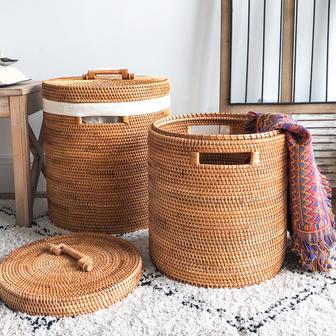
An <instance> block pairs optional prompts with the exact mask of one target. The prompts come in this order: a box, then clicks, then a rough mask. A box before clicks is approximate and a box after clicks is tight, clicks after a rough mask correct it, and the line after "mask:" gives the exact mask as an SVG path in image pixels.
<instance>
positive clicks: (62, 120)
mask: <svg viewBox="0 0 336 336" xmlns="http://www.w3.org/2000/svg"><path fill="white" fill-rule="evenodd" d="M167 113H169V110H165V111H161V112H158V113H152V114H145V115H138V116H130V117H129V118H128V123H123V122H120V123H112V124H84V123H80V120H81V119H80V118H77V117H68V116H60V115H54V114H49V113H44V141H45V161H46V179H47V194H48V205H49V210H48V212H49V216H50V219H51V220H52V221H53V222H54V223H55V224H56V225H57V226H60V227H63V228H66V229H68V230H71V231H83V230H85V231H105V232H113V233H122V232H130V231H136V230H139V229H144V228H147V227H148V145H147V135H148V127H149V125H150V124H151V123H152V122H153V121H155V120H158V119H160V118H161V117H162V116H163V115H165V114H167Z"/></svg>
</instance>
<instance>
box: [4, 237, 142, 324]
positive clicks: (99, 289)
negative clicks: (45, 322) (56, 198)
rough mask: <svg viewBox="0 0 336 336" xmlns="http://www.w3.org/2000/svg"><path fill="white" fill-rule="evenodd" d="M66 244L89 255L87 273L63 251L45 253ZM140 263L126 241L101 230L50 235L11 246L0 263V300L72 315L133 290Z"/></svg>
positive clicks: (27, 308) (107, 303)
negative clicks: (93, 232) (28, 242)
mask: <svg viewBox="0 0 336 336" xmlns="http://www.w3.org/2000/svg"><path fill="white" fill-rule="evenodd" d="M59 243H66V244H68V245H70V246H72V247H74V248H76V249H77V250H79V251H81V252H83V253H85V254H86V255H88V256H90V257H91V258H92V259H93V263H94V267H93V270H92V271H91V272H84V271H83V270H81V269H80V268H79V267H78V265H76V262H74V260H73V259H72V258H71V257H69V256H67V255H54V254H52V253H50V251H49V246H50V244H59ZM141 268H142V261H141V257H140V255H139V253H138V251H137V249H136V248H135V247H134V246H132V245H131V244H130V243H128V242H126V241H124V240H122V239H120V238H116V237H113V236H112V235H107V234H97V233H95V234H83V233H79V234H78V233H77V234H71V235H65V236H60V237H53V238H49V239H45V240H41V241H38V242H34V243H32V244H29V245H25V246H23V247H21V248H18V249H16V250H14V251H13V252H12V253H10V254H9V255H8V256H7V257H5V258H4V259H3V260H2V262H1V264H0V298H1V300H3V302H5V303H6V304H8V305H9V306H11V307H12V308H13V309H15V310H18V311H21V312H24V313H27V314H30V315H51V316H58V317H62V316H76V315H80V314H87V313H91V312H94V311H96V310H98V309H102V308H106V307H108V306H110V305H111V304H113V303H115V302H117V301H119V300H121V299H122V298H124V297H126V296H127V295H128V294H129V293H131V292H133V290H134V288H135V287H136V286H137V284H138V282H139V279H140V276H141Z"/></svg>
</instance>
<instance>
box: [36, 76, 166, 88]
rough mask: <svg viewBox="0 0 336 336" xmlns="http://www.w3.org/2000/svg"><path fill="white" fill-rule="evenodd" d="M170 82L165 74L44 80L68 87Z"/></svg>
mask: <svg viewBox="0 0 336 336" xmlns="http://www.w3.org/2000/svg"><path fill="white" fill-rule="evenodd" d="M166 82H168V78H166V77H163V76H151V75H136V76H135V77H134V79H131V80H123V79H121V78H118V77H116V76H111V77H101V78H97V79H92V80H87V79H83V78H82V76H69V77H55V78H49V79H46V80H44V81H43V82H42V84H43V85H44V86H46V85H47V86H51V87H58V88H68V87H82V86H83V87H97V86H98V87H120V86H129V87H137V86H151V85H155V84H162V83H166Z"/></svg>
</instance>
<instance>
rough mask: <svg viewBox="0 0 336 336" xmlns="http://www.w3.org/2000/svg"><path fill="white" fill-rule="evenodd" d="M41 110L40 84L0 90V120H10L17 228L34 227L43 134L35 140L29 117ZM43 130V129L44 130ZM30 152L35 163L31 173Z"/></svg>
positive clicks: (27, 83) (20, 85)
mask: <svg viewBox="0 0 336 336" xmlns="http://www.w3.org/2000/svg"><path fill="white" fill-rule="evenodd" d="M40 110H42V99H41V83H40V82H32V81H29V82H25V83H22V84H17V85H13V86H9V87H5V88H0V118H10V125H11V137H12V151H13V168H14V169H13V170H14V186H15V203H16V224H17V225H19V226H29V225H31V223H32V214H33V202H34V198H35V194H36V188H37V183H38V180H39V177H40V172H41V171H42V172H43V174H44V163H43V139H42V132H41V133H40V136H39V139H37V138H36V137H35V134H34V132H33V130H32V129H31V127H30V125H29V123H28V115H30V114H33V113H35V112H38V111H40ZM41 130H42V128H41ZM30 150H31V152H32V154H33V156H34V161H33V164H32V169H31V170H30V153H29V151H30Z"/></svg>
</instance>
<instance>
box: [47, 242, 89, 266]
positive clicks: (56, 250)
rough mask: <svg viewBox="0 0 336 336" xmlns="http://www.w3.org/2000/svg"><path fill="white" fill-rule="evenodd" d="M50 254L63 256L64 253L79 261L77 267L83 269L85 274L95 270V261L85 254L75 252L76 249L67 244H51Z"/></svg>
mask: <svg viewBox="0 0 336 336" xmlns="http://www.w3.org/2000/svg"><path fill="white" fill-rule="evenodd" d="M49 249H50V252H51V253H53V254H56V255H61V254H62V253H64V254H66V255H68V256H70V257H72V258H74V259H76V260H77V265H78V266H79V267H81V268H82V270H83V271H85V272H90V271H92V269H93V260H92V259H91V258H90V257H88V256H86V255H85V254H83V253H81V252H79V251H77V250H75V249H74V248H72V247H70V246H68V245H66V244H63V243H61V244H57V245H56V244H51V245H50V247H49Z"/></svg>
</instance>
